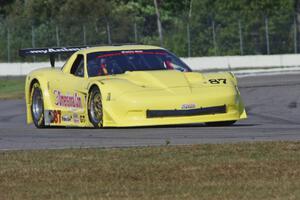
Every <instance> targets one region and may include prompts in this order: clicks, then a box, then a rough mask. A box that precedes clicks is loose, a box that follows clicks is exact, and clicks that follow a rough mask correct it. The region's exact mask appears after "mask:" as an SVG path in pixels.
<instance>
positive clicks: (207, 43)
mask: <svg viewBox="0 0 300 200" xmlns="http://www.w3.org/2000/svg"><path fill="white" fill-rule="evenodd" d="M155 1H157V5H158V11H159V14H160V21H161V24H162V34H163V41H160V38H159V34H158V26H157V13H156V10H155V5H154V2H155ZM297 11H300V4H299V2H298V0H235V1H232V0H182V1H175V0H154V1H153V0H0V61H1V62H6V61H18V60H20V58H19V57H18V49H20V48H29V47H52V46H76V45H84V44H87V45H97V44H98V45H102V44H115V43H135V42H136V43H143V44H154V45H160V44H162V45H163V46H164V47H166V48H168V49H170V50H171V51H173V52H175V53H176V54H178V55H179V56H183V57H186V56H212V55H220V56H223V55H247V54H278V53H297V52H298V48H299V46H298V44H299V42H298V40H300V37H299V39H298V35H299V30H298V28H297V27H299V25H298V24H299V23H298V21H300V17H298V16H297ZM161 42H162V43H161Z"/></svg>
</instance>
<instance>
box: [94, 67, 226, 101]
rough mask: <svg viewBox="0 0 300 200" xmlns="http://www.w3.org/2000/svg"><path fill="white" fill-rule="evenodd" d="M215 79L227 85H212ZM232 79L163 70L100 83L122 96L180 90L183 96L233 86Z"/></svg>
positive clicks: (214, 75) (222, 74) (126, 75)
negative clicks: (210, 81)
mask: <svg viewBox="0 0 300 200" xmlns="http://www.w3.org/2000/svg"><path fill="white" fill-rule="evenodd" d="M213 77H216V78H218V77H221V78H226V79H227V80H228V81H227V84H226V85H224V84H219V85H215V84H210V83H209V79H210V78H213ZM231 79H232V77H231V76H230V74H229V73H217V74H209V75H203V74H201V73H198V72H180V71H176V70H172V71H171V70H162V71H135V72H126V73H125V74H120V75H113V76H109V77H103V78H102V79H101V80H99V81H100V82H101V83H102V85H101V86H102V89H104V88H103V87H105V86H107V87H106V88H107V90H106V92H112V93H114V94H117V96H120V95H122V94H124V93H132V92H134V93H135V92H142V93H143V92H148V91H149V92H152V91H158V90H163V91H165V92H169V93H173V94H174V93H178V91H179V89H180V88H181V89H180V91H181V93H182V94H190V93H192V91H193V89H192V88H199V87H219V86H228V85H231V81H230V80H231Z"/></svg>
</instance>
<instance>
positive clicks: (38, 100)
mask: <svg viewBox="0 0 300 200" xmlns="http://www.w3.org/2000/svg"><path fill="white" fill-rule="evenodd" d="M30 98H31V106H30V109H31V116H32V120H33V123H34V125H35V126H36V127H37V128H44V127H45V119H44V99H43V93H42V89H41V87H40V84H39V83H37V82H35V83H34V84H33V85H32V87H31V96H30Z"/></svg>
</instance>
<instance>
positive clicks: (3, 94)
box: [0, 76, 25, 99]
mask: <svg viewBox="0 0 300 200" xmlns="http://www.w3.org/2000/svg"><path fill="white" fill-rule="evenodd" d="M24 87H25V77H24V76H20V77H12V76H8V77H0V99H21V98H24Z"/></svg>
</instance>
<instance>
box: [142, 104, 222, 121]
mask: <svg viewBox="0 0 300 200" xmlns="http://www.w3.org/2000/svg"><path fill="white" fill-rule="evenodd" d="M223 113H226V105H222V106H213V107H204V108H197V109H191V110H147V112H146V115H147V118H157V117H184V116H197V115H213V114H223Z"/></svg>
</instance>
